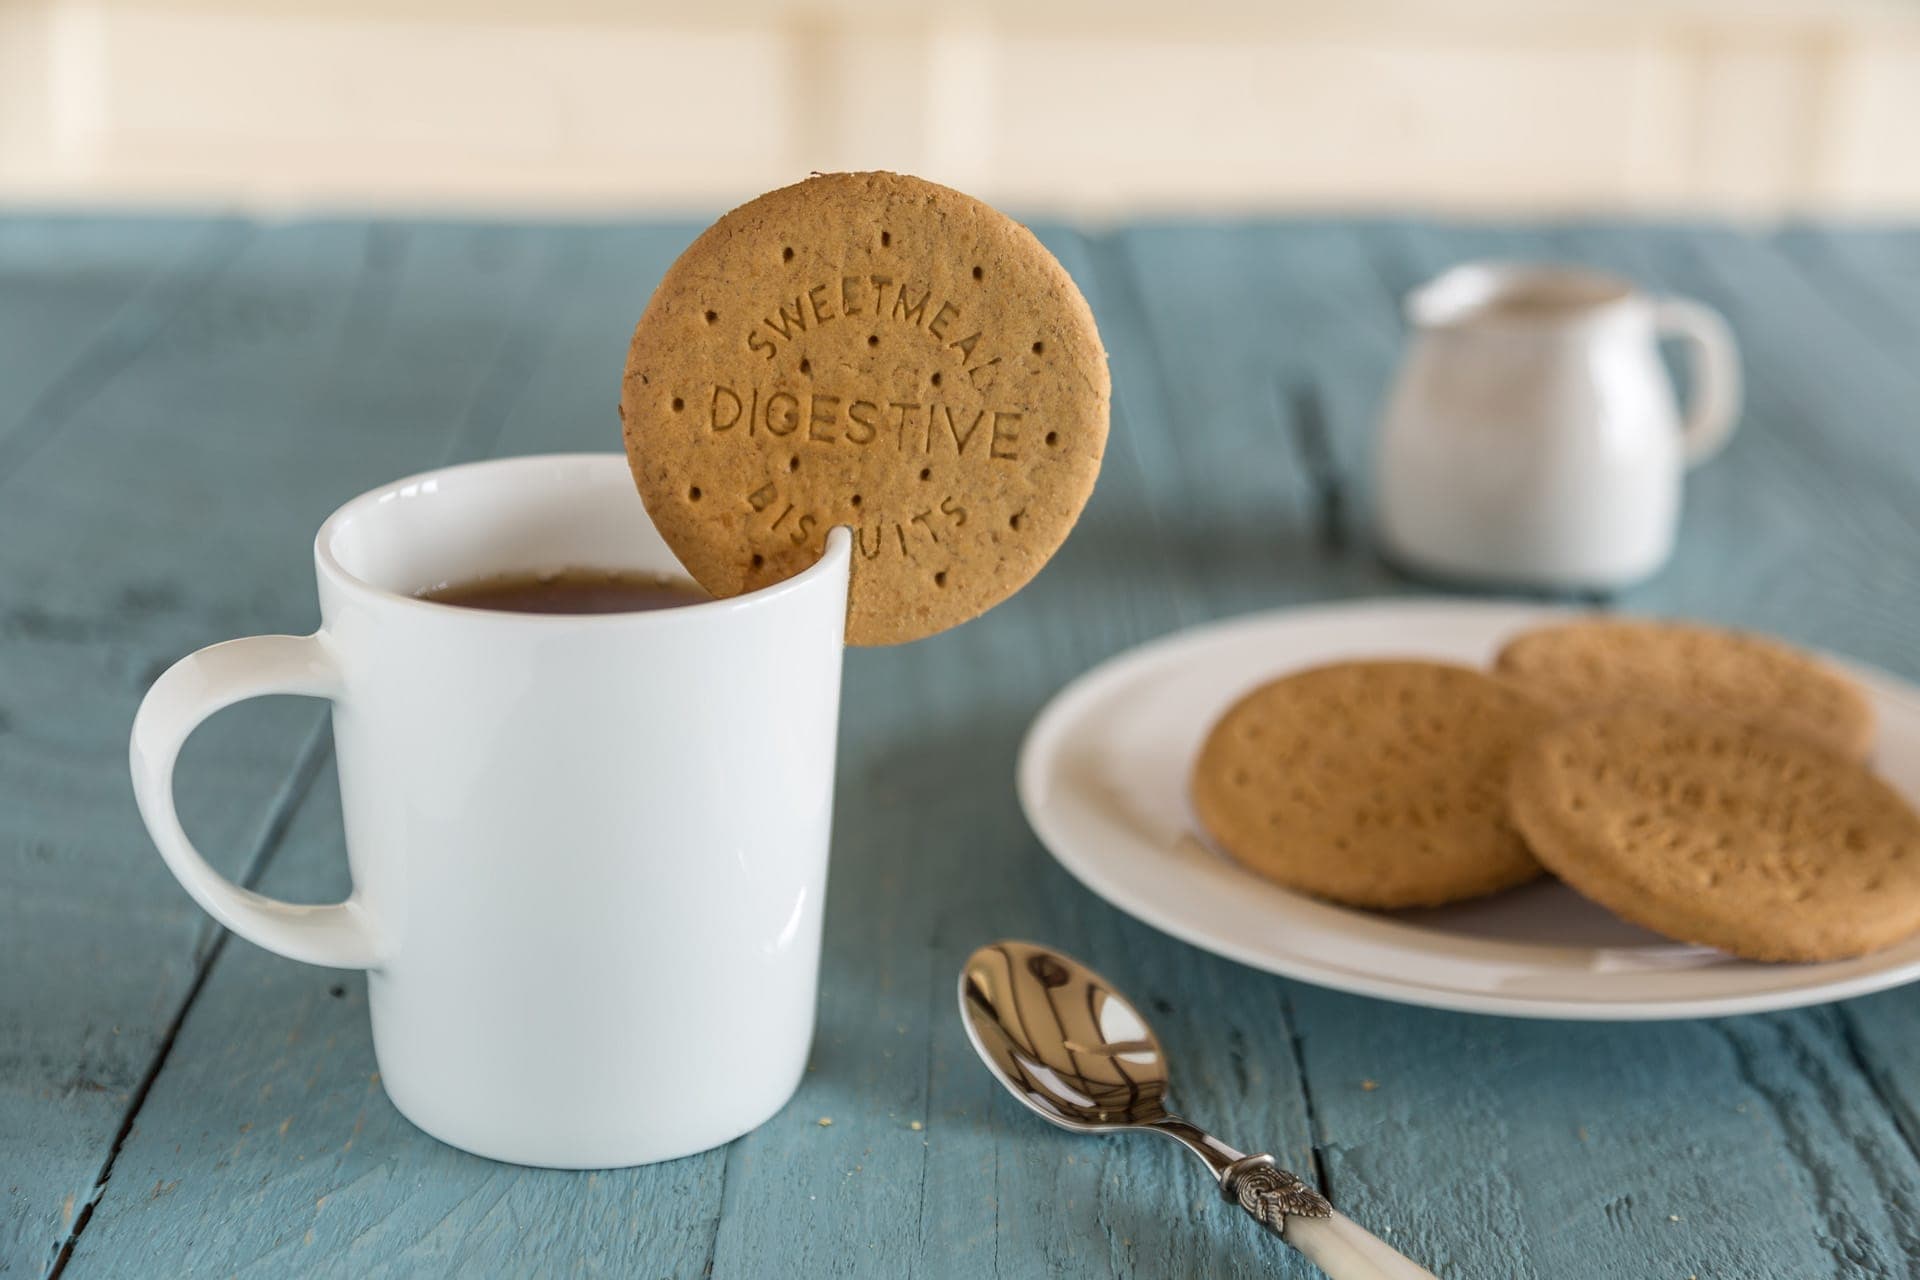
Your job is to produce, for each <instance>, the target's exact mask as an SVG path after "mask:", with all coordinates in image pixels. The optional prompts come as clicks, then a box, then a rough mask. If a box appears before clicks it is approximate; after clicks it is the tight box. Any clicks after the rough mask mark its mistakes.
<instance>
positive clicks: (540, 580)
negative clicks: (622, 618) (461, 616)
mask: <svg viewBox="0 0 1920 1280" xmlns="http://www.w3.org/2000/svg"><path fill="white" fill-rule="evenodd" d="M418 595H419V597H420V599H422V600H431V601H433V602H434V603H435V604H451V605H458V606H459V607H460V608H463V609H492V610H495V611H496V612H500V613H647V612H650V611H651V610H654V609H674V608H678V607H679V606H681V605H683V604H699V603H701V602H702V601H705V600H711V599H713V597H712V596H710V595H708V594H707V593H706V592H705V591H703V590H701V588H700V586H699V584H698V583H696V582H693V581H692V580H691V579H688V578H683V577H680V576H679V575H677V574H668V573H655V572H651V571H648V570H640V569H562V570H560V571H559V572H557V573H552V572H549V573H502V574H495V575H494V576H492V577H488V578H475V579H472V580H471V581H467V582H451V583H444V584H442V585H441V586H437V587H429V588H428V589H427V590H425V591H421V592H419V593H418Z"/></svg>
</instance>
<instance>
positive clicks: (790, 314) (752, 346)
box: [747, 274, 1000, 383]
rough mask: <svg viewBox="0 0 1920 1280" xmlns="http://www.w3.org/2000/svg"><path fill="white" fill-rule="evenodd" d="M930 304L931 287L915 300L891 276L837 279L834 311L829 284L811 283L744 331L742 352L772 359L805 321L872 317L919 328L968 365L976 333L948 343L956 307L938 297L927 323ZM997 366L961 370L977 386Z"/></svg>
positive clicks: (993, 361)
mask: <svg viewBox="0 0 1920 1280" xmlns="http://www.w3.org/2000/svg"><path fill="white" fill-rule="evenodd" d="M869 289H871V290H872V298H871V305H870V306H867V307H865V308H863V307H861V306H860V303H861V302H862V301H865V300H867V291H868V290H869ZM889 289H892V290H894V293H893V303H892V305H891V306H889V305H888V304H887V291H888V290H889ZM932 300H933V288H932V286H930V285H929V286H928V287H926V288H924V289H922V290H921V291H920V297H919V298H918V299H917V300H915V299H914V297H913V292H912V286H911V285H910V284H907V283H905V282H902V283H901V284H899V285H898V286H896V285H895V284H894V282H893V277H891V276H883V275H873V274H869V275H865V276H841V277H840V292H839V303H840V305H839V308H838V309H837V310H836V309H835V308H834V299H833V285H831V284H816V285H814V286H812V287H811V288H809V289H807V290H805V291H804V292H802V293H797V294H795V295H794V296H793V304H792V309H791V310H789V309H788V306H787V304H786V303H784V302H783V303H781V304H780V306H779V307H778V308H776V310H775V313H774V315H773V316H770V317H767V318H766V319H763V320H761V321H760V322H759V323H758V324H756V325H754V326H753V327H752V328H750V329H748V330H747V349H748V350H749V351H757V352H759V353H760V354H761V355H762V356H763V357H765V358H766V359H768V360H771V359H773V358H774V357H775V356H776V355H777V354H778V353H779V351H780V344H781V343H782V342H792V341H793V339H794V337H795V335H797V334H801V333H805V332H807V326H808V324H809V322H811V324H812V325H813V327H814V329H816V330H818V329H821V328H823V327H825V326H826V325H829V324H831V323H833V322H834V321H836V320H845V319H852V318H853V317H855V316H871V317H875V318H885V319H888V320H892V321H895V322H897V323H903V324H908V325H912V326H913V327H914V328H924V329H925V330H926V331H927V332H928V333H929V334H932V335H933V336H934V337H935V338H937V339H939V340H940V341H941V342H943V343H945V344H946V346H947V347H948V348H950V349H951V350H954V351H958V352H959V353H960V358H961V360H963V361H971V360H972V359H973V350H974V348H975V347H977V346H978V345H979V344H980V337H981V334H980V331H979V330H978V329H976V330H974V331H973V332H972V333H969V334H967V335H966V336H965V337H963V338H950V337H949V334H950V333H951V331H952V327H953V325H954V322H955V321H956V320H958V319H959V318H960V308H959V307H958V306H957V305H955V304H954V302H953V301H952V300H951V299H946V298H943V299H941V301H940V305H939V306H938V307H937V308H935V309H934V312H933V316H932V318H931V319H929V318H928V317H927V306H928V304H929V303H930V302H931V301H932ZM961 327H963V328H964V327H965V326H961ZM871 341H872V339H869V342H871ZM999 363H1000V357H998V356H995V357H993V358H992V359H990V360H983V361H982V362H980V363H979V364H977V365H973V366H972V367H970V368H968V369H966V370H965V373H966V376H967V379H968V381H970V382H976V383H977V381H978V378H979V375H980V374H982V373H984V372H985V371H986V370H988V369H991V368H992V367H993V366H995V365H997V364H999Z"/></svg>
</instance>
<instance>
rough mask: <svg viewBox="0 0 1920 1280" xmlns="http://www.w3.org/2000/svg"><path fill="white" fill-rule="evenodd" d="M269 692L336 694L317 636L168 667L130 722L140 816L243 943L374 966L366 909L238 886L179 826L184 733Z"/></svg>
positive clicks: (279, 639) (336, 679)
mask: <svg viewBox="0 0 1920 1280" xmlns="http://www.w3.org/2000/svg"><path fill="white" fill-rule="evenodd" d="M269 693H294V694H305V695H307V696H309V697H315V698H338V697H340V694H341V681H340V670H339V668H338V667H337V666H336V665H335V664H334V661H333V657H332V655H330V654H329V653H328V652H327V648H326V644H325V642H324V641H323V640H322V639H321V637H320V636H319V635H318V634H317V633H316V634H314V635H310V636H248V637H247V638H245V639H242V640H229V641H227V642H226V643H224V644H216V645H212V646H210V647H208V648H205V649H202V650H200V651H199V652H198V653H192V654H188V655H187V656H186V657H184V658H182V659H180V661H178V662H176V663H174V664H173V665H172V666H171V667H169V668H167V671H166V674H164V675H162V676H161V677H160V678H159V679H158V680H156V681H154V682H153V688H151V689H149V690H147V696H146V697H145V698H144V699H142V700H141V703H140V710H139V712H138V713H137V714H136V715H135V716H134V718H133V742H132V746H131V752H130V755H131V761H132V768H133V794H134V799H135V800H137V801H138V802H139V805H140V816H141V818H142V819H143V820H145V822H146V824H147V831H148V833H149V834H150V835H152V837H153V842H154V843H155V844H156V845H158V846H159V847H160V856H161V857H163V858H165V859H166V860H167V867H168V868H169V869H170V870H171V871H172V872H173V874H174V876H175V878H177V879H178V880H179V881H180V883H181V884H182V885H183V886H185V887H186V890H187V892H188V893H190V894H192V895H193V898H194V901H196V902H198V903H199V904H200V905H201V906H202V907H204V908H206V910H207V913H208V914H209V915H211V916H212V917H213V918H214V919H215V920H218V921H219V922H220V923H221V924H223V925H225V926H226V927H227V928H229V929H231V930H233V931H234V932H235V933H237V934H239V935H240V936H241V937H243V938H245V939H246V940H247V941H249V942H252V943H255V944H256V945H258V946H262V947H265V948H266V949H267V950H269V951H277V952H279V953H280V954H281V955H283V956H286V957H288V958H289V959H293V960H304V961H306V962H307V963H309V964H320V965H329V966H331V967H333V968H337V969H371V968H374V967H376V966H377V965H378V964H379V961H380V948H379V946H378V939H377V937H376V936H375V933H374V929H373V925H372V922H371V921H370V920H369V919H368V917H367V913H366V909H365V908H364V907H362V906H361V904H360V903H358V902H357V901H355V900H354V898H353V897H352V896H349V897H348V898H347V900H346V901H345V902H336V903H334V904H332V905H331V906H303V905H300V904H298V903H292V902H281V901H279V900H278V899H276V898H269V897H265V896H263V895H261V894H258V893H255V892H253V891H252V890H251V889H244V888H242V887H240V886H239V885H237V884H235V883H233V882H232V881H231V880H229V879H227V878H226V877H225V876H223V875H221V874H220V873H219V872H218V871H215V870H214V869H213V868H212V867H211V866H209V865H208V863H207V860H206V859H205V858H203V857H202V856H201V855H200V851H199V850H198V849H196V848H194V847H193V842H192V841H191V840H189V839H187V833H186V831H185V829H184V828H182V827H181V825H180V815H179V814H178V813H177V812H176V811H175V809H174V803H173V766H174V763H175V761H176V760H178V759H179V756H180V748H181V747H182V746H183V745H184V744H185V743H186V740H187V737H188V735H189V734H191V733H192V732H193V731H194V729H196V728H198V727H199V725H200V722H201V721H203V720H205V719H206V718H207V717H208V716H210V715H212V714H213V713H214V712H216V711H218V710H220V709H221V708H223V707H228V706H231V705H233V704H234V703H236V702H240V701H242V700H244V699H247V698H257V697H260V696H262V695H263V694H269Z"/></svg>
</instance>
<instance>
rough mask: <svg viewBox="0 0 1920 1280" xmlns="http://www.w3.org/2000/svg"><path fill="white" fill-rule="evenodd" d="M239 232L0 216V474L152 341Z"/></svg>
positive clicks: (230, 227) (146, 222) (233, 225)
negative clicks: (33, 442)
mask: <svg viewBox="0 0 1920 1280" xmlns="http://www.w3.org/2000/svg"><path fill="white" fill-rule="evenodd" d="M246 234H247V229H246V227H245V226H244V225H243V224H241V223H238V222H234V221H227V220H208V219H203V218H191V219H190V218H150V219H137V220H136V219H127V218H75V217H68V216H55V215H43V216H37V217H34V216H26V215H20V214H15V215H10V216H4V217H0V474H4V473H5V472H7V471H10V470H12V469H13V466H14V465H17V455H18V454H19V453H20V452H22V451H24V449H25V448H26V445H27V441H28V439H29V438H31V439H32V440H34V441H38V440H39V439H42V438H44V436H45V435H46V433H48V432H49V431H52V430H55V429H57V428H58V426H59V424H61V423H62V422H64V421H65V420H66V419H67V418H68V417H70V416H71V415H72V413H73V411H74V410H75V408H77V406H78V405H79V404H80V403H82V402H84V400H85V399H86V398H87V396H88V395H89V394H90V393H91V392H92V391H93V390H95V389H97V388H98V387H99V386H100V385H102V384H103V383H105V382H106V381H108V380H110V379H111V377H112V376H113V374H114V372H115V371H117V369H118V368H119V367H120V366H123V365H124V364H125V362H126V361H127V360H128V359H130V358H131V357H132V356H133V355H134V354H136V353H137V352H138V351H139V350H140V348H141V347H142V346H143V345H144V344H145V343H146V342H148V341H150V340H151V339H152V337H153V335H154V333H155V332H157V330H158V328H159V326H160V325H162V324H164V323H165V322H166V320H167V318H168V317H169V316H170V315H171V314H172V312H173V311H174V310H175V309H176V308H177V307H178V306H179V305H180V303H181V302H183V301H184V300H185V299H187V298H189V297H191V296H192V295H193V294H194V293H195V292H196V291H197V290H198V289H199V288H200V287H201V286H202V285H204V283H205V281H206V280H207V278H208V277H209V276H210V275H211V274H213V273H214V272H217V271H218V270H219V269H220V268H221V267H222V266H224V265H225V264H226V263H227V262H229V261H231V260H232V258H233V255H234V254H235V253H237V252H238V251H239V248H240V245H241V243H242V242H243V241H244V240H245V238H246ZM10 437H12V439H10Z"/></svg>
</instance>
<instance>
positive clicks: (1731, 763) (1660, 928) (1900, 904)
mask: <svg viewBox="0 0 1920 1280" xmlns="http://www.w3.org/2000/svg"><path fill="white" fill-rule="evenodd" d="M1509 799H1510V803H1511V809H1512V814H1513V819H1514V823H1515V825H1516V826H1518V827H1519V829H1520V832H1521V834H1522V835H1524V836H1525V837H1526V840H1527V843H1528V845H1529V846H1530V847H1531V848H1532V849H1533V852H1534V855H1535V856H1536V857H1538V858H1539V859H1540V861H1541V862H1543V863H1545V864H1546V866H1547V868H1548V869H1549V870H1550V871H1552V872H1553V873H1554V874H1555V875H1557V876H1559V877H1560V878H1561V879H1562V880H1564V881H1566V882H1567V883H1568V884H1569V885H1571V886H1572V887H1573V888H1575V889H1576V890H1578V891H1579V892H1580V893H1582V894H1584V895H1585V896H1586V897H1588V898H1591V899H1593V900H1594V901H1595V902H1598V903H1599V904H1600V905H1602V906H1604V907H1607V908H1608V909H1610V910H1612V911H1613V912H1614V913H1615V914H1616V915H1619V916H1621V917H1623V918H1625V919H1627V920H1631V921H1632V922H1634V923H1635V924H1638V925H1642V926H1644V927H1645V928H1648V929H1652V930H1654V931H1656V932H1658V933H1663V934H1665V935H1667V936H1668V937H1670V938H1676V939H1679V940H1681V941H1684V942H1692V943H1698V944H1701V945H1704V946H1709V947H1718V948H1720V949H1721V950H1724V951H1729V952H1731V953H1733V954H1734V955H1737V956H1740V957H1742V958H1744V959H1748V960H1786V961H1815V960H1838V959H1843V958H1845V957H1848V956H1857V955H1861V954H1863V953H1865V952H1868V951H1875V950H1878V949H1879V948H1881V947H1885V946H1888V945H1890V944H1892V943H1895V942H1898V941H1900V940H1901V939H1903V938H1906V937H1908V936H1909V935H1911V934H1913V933H1914V932H1915V931H1916V930H1920V816H1916V814H1915V813H1914V811H1913V809H1912V807H1911V806H1910V805H1908V803H1907V802H1906V800H1905V799H1904V798H1902V797H1901V796H1900V794H1899V793H1898V792H1896V791H1895V790H1894V789H1893V788H1892V787H1890V786H1888V785H1887V784H1886V783H1885V782H1883V781H1881V780H1880V779H1879V778H1877V777H1875V776H1874V775H1873V773H1872V772H1871V771H1869V770H1868V769H1867V768H1866V767H1865V766H1863V765H1861V764H1859V763H1858V762H1857V761H1854V760H1851V759H1848V758H1847V757H1845V756H1842V755H1838V754H1836V753H1834V752H1832V751H1829V750H1827V749H1825V748H1823V747H1820V746H1816V745H1814V744H1813V743H1811V742H1808V741H1806V740H1805V739H1804V738H1801V737H1796V736H1794V735H1791V734H1785V733H1778V732H1774V731H1771V730H1767V729H1762V728H1759V727H1758V726H1756V725H1753V724H1751V723H1749V722H1746V721H1742V720H1738V719H1735V718H1732V717H1729V716H1723V715H1709V714H1702V713H1698V712H1686V711H1678V710H1674V709H1670V708H1657V707H1647V706H1636V707H1627V708H1623V709H1621V710H1618V711H1612V712H1606V713H1602V714H1599V715H1595V716H1591V717H1586V718H1583V719H1577V720H1572V721H1568V722H1565V723H1563V724H1562V725H1559V726H1557V727H1555V728H1554V729H1553V730H1551V731H1550V732H1548V733H1546V734H1544V735H1542V736H1541V737H1540V738H1539V739H1538V740H1537V741H1535V742H1534V743H1533V744H1532V745H1530V746H1528V747H1527V748H1526V749H1525V750H1523V751H1522V752H1521V754H1520V757H1519V759H1518V760H1517V761H1516V762H1515V765H1514V770H1513V777H1512V783H1511V789H1510V793H1509Z"/></svg>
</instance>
